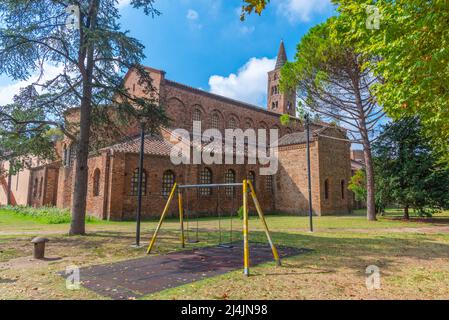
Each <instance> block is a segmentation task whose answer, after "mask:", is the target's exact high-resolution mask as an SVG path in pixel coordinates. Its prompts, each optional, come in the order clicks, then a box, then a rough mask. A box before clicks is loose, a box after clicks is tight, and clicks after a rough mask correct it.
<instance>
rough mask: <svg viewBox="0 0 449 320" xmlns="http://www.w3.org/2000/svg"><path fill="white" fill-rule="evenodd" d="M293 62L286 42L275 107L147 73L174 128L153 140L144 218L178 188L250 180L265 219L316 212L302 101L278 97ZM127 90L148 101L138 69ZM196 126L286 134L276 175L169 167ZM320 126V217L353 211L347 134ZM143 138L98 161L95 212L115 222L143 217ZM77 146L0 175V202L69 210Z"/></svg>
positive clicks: (195, 200)
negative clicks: (177, 140)
mask: <svg viewBox="0 0 449 320" xmlns="http://www.w3.org/2000/svg"><path fill="white" fill-rule="evenodd" d="M286 61H287V56H286V53H285V48H284V44H283V43H281V46H280V49H279V53H278V56H277V62H276V66H275V69H274V70H273V71H271V72H269V73H268V83H267V89H268V95H267V107H266V108H262V107H259V106H254V105H251V104H248V103H244V102H241V101H236V100H233V99H229V98H226V97H223V96H220V95H216V94H212V93H209V92H206V91H203V90H199V89H196V88H192V87H190V86H188V85H185V84H181V83H177V82H175V81H172V80H169V79H167V78H166V74H165V72H164V71H161V70H156V69H153V68H147V71H148V72H149V73H150V75H151V77H152V79H153V85H154V86H155V87H156V89H157V91H158V93H159V96H160V97H161V101H165V103H164V105H165V108H166V114H167V115H168V117H169V118H170V119H171V120H172V121H171V122H170V125H169V126H167V127H161V128H160V133H159V134H157V135H148V136H146V138H145V143H144V146H145V148H144V149H145V157H144V172H143V209H142V214H143V216H144V217H145V216H146V217H148V216H158V215H160V213H161V211H162V209H163V207H164V205H165V203H166V200H167V197H168V194H169V192H170V189H171V187H172V185H173V183H174V182H175V181H176V182H177V183H180V184H210V183H230V182H241V181H242V180H243V179H245V178H247V179H250V180H251V181H252V182H253V184H254V185H255V188H256V192H257V194H258V197H259V200H260V202H261V205H262V207H263V209H264V210H265V211H266V212H283V213H292V214H293V213H295V214H302V213H304V214H305V213H306V212H307V210H308V201H307V198H308V196H307V194H308V189H307V167H306V149H305V146H306V136H305V132H304V128H303V125H302V124H301V122H300V121H299V119H297V118H296V113H295V105H296V101H295V94H294V93H282V92H280V90H279V77H280V69H281V67H282V66H283V65H284V64H285V63H286ZM125 85H126V86H127V88H128V89H129V90H130V92H132V93H133V94H135V95H139V94H143V93H142V91H139V85H138V83H137V80H136V75H135V74H134V73H133V72H132V71H130V72H128V74H127V75H126V76H125ZM75 110H76V109H75ZM282 114H289V115H290V116H291V119H292V121H291V122H290V124H289V125H288V126H285V125H282V124H281V123H280V115H282ZM193 121H201V124H202V128H203V130H204V129H208V128H216V129H219V130H220V131H222V132H224V130H225V129H236V128H240V129H243V130H245V129H248V128H253V129H256V130H257V129H261V128H263V129H277V130H278V133H279V134H278V135H279V137H280V138H279V140H278V143H277V144H278V160H279V161H278V165H279V167H278V171H277V173H276V174H274V175H260V173H259V169H260V164H259V163H256V164H248V163H247V161H245V164H233V165H228V164H213V165H204V164H181V165H174V164H173V163H172V161H171V160H170V152H171V150H172V147H173V145H174V144H173V142H172V135H173V130H174V129H177V128H183V129H186V130H188V131H192V123H193ZM311 129H312V134H311V139H310V142H311V166H312V196H313V211H314V213H315V214H316V215H326V214H337V213H347V212H349V211H350V210H351V206H352V202H353V201H352V200H353V195H352V194H350V192H349V191H348V190H347V185H348V181H349V179H350V177H351V158H350V143H349V142H348V141H346V140H345V139H346V133H345V131H344V130H342V129H341V128H338V127H336V126H332V125H328V124H326V123H313V124H312V125H311ZM138 133H139V128H138V126H135V127H133V128H131V129H130V131H129V132H128V135H130V136H134V137H132V138H128V139H126V140H123V139H122V140H117V141H115V142H113V143H111V144H110V145H109V146H107V147H103V148H101V149H100V150H98V151H97V152H95V153H92V154H91V155H90V157H89V160H88V168H89V185H88V196H87V213H88V214H90V215H93V216H96V217H98V218H100V219H110V220H127V219H133V218H134V216H135V212H136V208H137V185H138V169H137V168H138V159H139V147H140V145H139V144H140V138H139V136H138ZM223 136H224V133H223ZM268 141H269V139H268ZM74 148H75V147H74V145H73V144H71V142H70V141H69V140H68V139H64V140H62V141H58V143H57V145H56V153H57V155H58V158H59V160H58V161H55V162H52V163H48V162H45V161H44V162H39V161H36V163H34V165H33V166H32V168H30V169H27V170H24V171H22V172H20V173H19V174H18V175H16V176H12V177H0V204H5V203H6V194H7V190H10V191H9V192H10V193H9V194H10V197H9V198H10V203H11V204H13V205H14V204H19V205H31V206H36V207H38V206H57V207H59V208H69V207H70V206H71V201H72V193H73V183H74V181H73V179H74V165H73V164H74V162H75V161H76V159H75V157H74ZM223 156H224V155H223ZM3 166H7V164H6V163H4V164H3ZM8 182H9V185H8ZM185 203H186V208H185V209H186V210H189V211H190V212H193V213H198V214H200V213H202V214H206V213H210V212H211V210H212V211H214V212H215V211H216V210H217V211H222V212H229V210H233V211H234V210H237V209H238V207H239V206H240V205H241V190H234V189H232V188H221V189H208V188H201V189H195V190H191V191H189V192H188V193H187V194H186V200H185ZM170 210H171V212H170V213H171V214H176V212H177V204H176V201H175V202H174V203H173V205H172V207H171V209H170Z"/></svg>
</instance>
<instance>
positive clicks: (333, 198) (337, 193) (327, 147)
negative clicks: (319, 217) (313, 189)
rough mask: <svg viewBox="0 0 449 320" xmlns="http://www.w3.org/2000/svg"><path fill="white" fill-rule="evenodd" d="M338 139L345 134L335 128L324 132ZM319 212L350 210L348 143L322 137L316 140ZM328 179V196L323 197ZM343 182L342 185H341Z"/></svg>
mask: <svg viewBox="0 0 449 320" xmlns="http://www.w3.org/2000/svg"><path fill="white" fill-rule="evenodd" d="M323 134H324V135H326V136H332V137H335V138H339V139H345V138H346V137H345V135H344V134H342V133H340V132H339V131H338V130H336V129H328V130H326V131H325V132H324V133H323ZM318 149H319V173H320V186H321V187H320V198H321V214H323V215H324V214H336V213H347V212H349V211H350V210H351V205H350V203H351V201H352V199H351V195H350V194H349V190H348V183H349V180H350V177H351V161H350V143H349V142H346V141H341V140H335V139H330V138H326V137H322V138H320V139H319V141H318ZM326 179H327V180H328V198H327V199H326V198H325V181H326ZM342 183H343V185H342Z"/></svg>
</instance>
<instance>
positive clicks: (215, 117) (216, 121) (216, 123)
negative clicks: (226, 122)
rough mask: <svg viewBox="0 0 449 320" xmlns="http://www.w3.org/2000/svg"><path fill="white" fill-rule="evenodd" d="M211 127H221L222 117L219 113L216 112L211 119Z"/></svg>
mask: <svg viewBox="0 0 449 320" xmlns="http://www.w3.org/2000/svg"><path fill="white" fill-rule="evenodd" d="M210 127H211V128H214V129H219V128H220V117H219V116H218V114H216V113H214V114H213V115H212V117H211V119H210Z"/></svg>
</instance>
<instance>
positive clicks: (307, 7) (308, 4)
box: [277, 0, 334, 23]
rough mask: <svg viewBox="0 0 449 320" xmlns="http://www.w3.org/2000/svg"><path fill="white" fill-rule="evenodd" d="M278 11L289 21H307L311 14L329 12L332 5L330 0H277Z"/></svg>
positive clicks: (331, 9)
mask: <svg viewBox="0 0 449 320" xmlns="http://www.w3.org/2000/svg"><path fill="white" fill-rule="evenodd" d="M277 6H278V12H279V13H280V14H282V15H284V16H286V17H287V18H288V19H289V21H290V22H292V23H294V22H297V21H301V22H309V21H310V20H311V19H312V18H313V16H315V15H322V14H330V13H331V12H332V11H333V8H334V7H333V5H332V3H331V1H330V0H277Z"/></svg>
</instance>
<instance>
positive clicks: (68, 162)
mask: <svg viewBox="0 0 449 320" xmlns="http://www.w3.org/2000/svg"><path fill="white" fill-rule="evenodd" d="M76 148H77V145H76V143H72V144H70V146H69V147H68V148H67V147H66V146H64V159H63V163H64V165H65V166H66V167H71V166H72V165H73V163H74V162H75V159H76Z"/></svg>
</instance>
